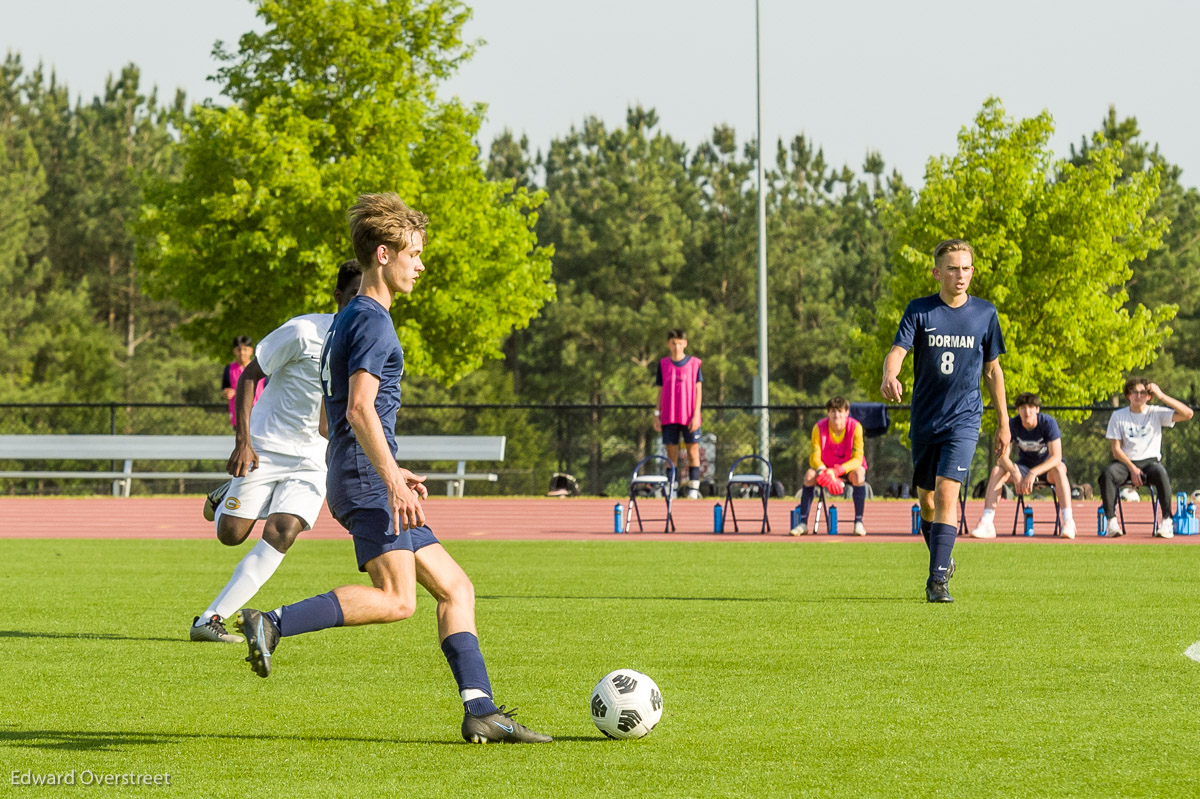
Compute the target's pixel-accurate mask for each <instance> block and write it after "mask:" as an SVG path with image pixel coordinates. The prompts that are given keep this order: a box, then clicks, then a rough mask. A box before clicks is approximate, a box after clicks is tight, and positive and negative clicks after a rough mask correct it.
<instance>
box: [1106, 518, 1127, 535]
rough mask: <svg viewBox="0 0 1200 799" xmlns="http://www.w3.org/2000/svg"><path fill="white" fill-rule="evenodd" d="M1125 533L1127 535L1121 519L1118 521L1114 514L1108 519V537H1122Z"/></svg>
mask: <svg viewBox="0 0 1200 799" xmlns="http://www.w3.org/2000/svg"><path fill="white" fill-rule="evenodd" d="M1123 535H1125V531H1124V530H1122V529H1121V523H1120V522H1119V521H1117V517H1116V516H1114V517H1112V518H1111V519H1109V520H1108V537H1109V538H1120V537H1121V536H1123Z"/></svg>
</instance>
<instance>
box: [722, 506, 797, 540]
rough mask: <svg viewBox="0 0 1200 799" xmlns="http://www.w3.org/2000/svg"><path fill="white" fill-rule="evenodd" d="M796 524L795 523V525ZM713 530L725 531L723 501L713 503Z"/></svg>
mask: <svg viewBox="0 0 1200 799" xmlns="http://www.w3.org/2000/svg"><path fill="white" fill-rule="evenodd" d="M793 526H794V525H793ZM713 532H714V533H723V532H725V517H724V515H723V513H722V511H721V503H720V502H718V503H717V504H715V505H713Z"/></svg>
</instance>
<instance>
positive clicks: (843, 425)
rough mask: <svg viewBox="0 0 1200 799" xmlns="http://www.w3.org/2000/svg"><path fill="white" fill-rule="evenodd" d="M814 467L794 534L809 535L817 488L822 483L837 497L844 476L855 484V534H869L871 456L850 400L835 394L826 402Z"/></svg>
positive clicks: (814, 450)
mask: <svg viewBox="0 0 1200 799" xmlns="http://www.w3.org/2000/svg"><path fill="white" fill-rule="evenodd" d="M808 463H809V466H811V467H812V468H810V469H809V470H808V471H807V472H805V474H804V488H803V489H802V490H801V491H800V522H799V524H797V525H796V526H795V527H793V528H792V535H807V534H808V531H809V526H808V511H809V508H811V507H812V499H813V493H814V492H813V487H814V486H817V485H819V486H821V487H822V488H824V489H825V490H826V491H828V492H829V493H831V494H833V495H834V496H839V495H841V493H842V492H843V491H844V490H845V487H844V486H843V484H842V479H843V477H844V478H845V479H848V480H849V481H850V485H851V486H853V496H854V534H855V535H866V534H867V528H866V527H864V526H863V506H864V505H865V504H866V499H867V485H866V481H867V459H866V457H865V456H864V455H863V428H862V425H861V424H859V422H858V420H857V419H854V418H852V417H851V416H850V403H849V402H847V401H846V399H845V398H844V397H834V398H833V399H831V400H829V402H827V403H825V418H824V419H822V420H821V421H819V422H817V423H816V424H815V425H813V430H812V454H811V455H809V457H808Z"/></svg>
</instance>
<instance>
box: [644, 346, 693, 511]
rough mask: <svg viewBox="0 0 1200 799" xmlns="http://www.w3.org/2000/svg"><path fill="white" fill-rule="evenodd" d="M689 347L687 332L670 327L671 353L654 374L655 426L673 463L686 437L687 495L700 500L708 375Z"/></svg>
mask: <svg viewBox="0 0 1200 799" xmlns="http://www.w3.org/2000/svg"><path fill="white" fill-rule="evenodd" d="M686 349H687V334H686V333H685V332H684V331H683V330H681V329H679V328H675V329H672V330H668V331H667V350H668V352H669V353H670V355H669V356H667V357H666V358H662V359H660V360H659V362H658V373H657V374H656V375H655V377H654V384H655V385H657V386H658V387H659V391H658V410H656V411H655V412H654V429H655V430H658V431H661V432H662V441H663V445H664V446H665V447H666V449H667V458H668V459H669V460H670V461H671V463H678V461H679V440H680V439H681V438H682V439H683V443H684V444H686V445H687V455H688V483H687V492H686V494H685V496H686V497H687V498H688V499H700V404H701V396H702V393H703V383H704V375H703V373H702V372H701V371H700V359H699V358H697V357H695V356H693V355H687V354H685V353H684V350H686ZM682 482H683V481H682V480H681V481H680V483H682Z"/></svg>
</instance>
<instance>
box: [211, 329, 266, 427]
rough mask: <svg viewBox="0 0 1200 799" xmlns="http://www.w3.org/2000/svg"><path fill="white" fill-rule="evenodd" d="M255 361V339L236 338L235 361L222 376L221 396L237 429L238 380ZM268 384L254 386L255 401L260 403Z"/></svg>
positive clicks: (233, 425)
mask: <svg viewBox="0 0 1200 799" xmlns="http://www.w3.org/2000/svg"><path fill="white" fill-rule="evenodd" d="M252 360H254V339H252V338H250V337H249V336H236V337H234V339H233V361H231V362H230V363H228V364H226V366H225V374H224V375H222V376H221V396H222V397H224V398H225V399H226V400H228V401H229V424H230V425H231V426H232V427H233V428H234V429H235V430H236V429H237V411H236V410H235V406H234V398H235V397H236V396H237V384H238V378H239V377H241V376H242V371H243V370H244V369H245V368H246V367H247V366H249V365H250V361H252ZM266 384H267V383H266V381H265V380H259V381H258V382H257V383H255V384H254V401H255V402H258V397H259V395H260V394H262V390H263V386H265V385H266Z"/></svg>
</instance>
